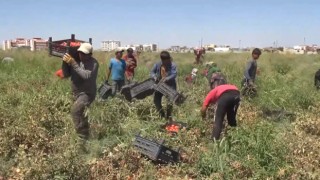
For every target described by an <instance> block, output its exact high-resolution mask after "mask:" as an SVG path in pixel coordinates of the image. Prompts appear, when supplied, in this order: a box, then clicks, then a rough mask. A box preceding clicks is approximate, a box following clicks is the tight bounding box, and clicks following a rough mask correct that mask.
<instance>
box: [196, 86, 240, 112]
mask: <svg viewBox="0 0 320 180" xmlns="http://www.w3.org/2000/svg"><path fill="white" fill-rule="evenodd" d="M228 90H237V91H238V88H237V87H236V86H235V85H232V84H223V85H220V86H217V87H216V88H214V89H213V90H211V91H210V92H209V94H208V95H207V97H206V99H205V100H204V102H203V105H202V107H208V106H209V104H211V103H216V102H217V100H218V99H219V97H220V96H221V95H222V94H223V93H224V92H225V91H228Z"/></svg>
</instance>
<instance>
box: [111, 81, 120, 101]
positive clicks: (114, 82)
mask: <svg viewBox="0 0 320 180" xmlns="http://www.w3.org/2000/svg"><path fill="white" fill-rule="evenodd" d="M111 86H112V93H111V95H112V96H113V97H114V96H115V95H116V93H117V89H118V81H115V80H113V81H112V85H111Z"/></svg>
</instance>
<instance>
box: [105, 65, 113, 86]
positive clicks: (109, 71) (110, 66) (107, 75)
mask: <svg viewBox="0 0 320 180" xmlns="http://www.w3.org/2000/svg"><path fill="white" fill-rule="evenodd" d="M111 61H112V60H111ZM111 61H110V64H109V68H107V70H106V82H108V80H109V78H110V74H111V69H112V62H111Z"/></svg>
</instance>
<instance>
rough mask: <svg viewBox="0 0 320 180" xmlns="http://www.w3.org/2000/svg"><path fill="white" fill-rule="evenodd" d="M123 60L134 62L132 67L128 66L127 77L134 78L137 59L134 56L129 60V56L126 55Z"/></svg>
mask: <svg viewBox="0 0 320 180" xmlns="http://www.w3.org/2000/svg"><path fill="white" fill-rule="evenodd" d="M122 59H124V60H125V61H126V62H127V61H128V60H132V62H133V63H132V64H131V65H127V66H126V74H127V76H133V74H134V68H136V67H137V60H136V58H135V57H134V56H132V57H131V58H129V57H128V55H127V54H126V55H124V56H123V57H122Z"/></svg>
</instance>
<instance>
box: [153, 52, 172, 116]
mask: <svg viewBox="0 0 320 180" xmlns="http://www.w3.org/2000/svg"><path fill="white" fill-rule="evenodd" d="M160 59H161V61H160V62H158V63H156V64H155V65H154V66H153V68H152V70H151V72H150V76H151V78H154V80H155V81H156V82H159V81H160V82H164V83H166V84H167V85H168V86H170V87H171V88H173V89H174V90H176V89H177V84H176V77H177V67H176V65H175V63H173V62H172V57H171V56H170V53H169V52H168V51H162V52H161V53H160ZM162 96H163V94H161V93H160V92H155V93H154V104H155V106H156V109H157V111H158V112H159V115H160V117H161V118H166V119H167V120H169V121H171V120H172V108H173V107H172V104H171V103H168V104H167V113H165V112H164V110H163V109H162V104H161V100H162Z"/></svg>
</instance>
